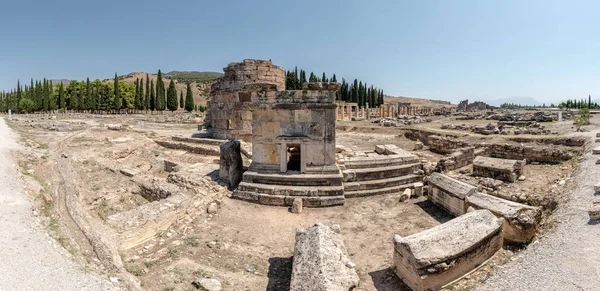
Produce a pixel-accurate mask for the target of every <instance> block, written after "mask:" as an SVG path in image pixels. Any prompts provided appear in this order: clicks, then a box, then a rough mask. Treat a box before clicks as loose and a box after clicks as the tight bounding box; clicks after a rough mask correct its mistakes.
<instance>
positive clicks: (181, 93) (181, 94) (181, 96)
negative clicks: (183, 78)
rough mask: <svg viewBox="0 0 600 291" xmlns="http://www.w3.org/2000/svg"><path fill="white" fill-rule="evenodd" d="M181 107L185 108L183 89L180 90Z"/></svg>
mask: <svg viewBox="0 0 600 291" xmlns="http://www.w3.org/2000/svg"><path fill="white" fill-rule="evenodd" d="M179 93H180V94H179V108H183V107H184V105H185V103H184V102H183V91H181V92H179Z"/></svg>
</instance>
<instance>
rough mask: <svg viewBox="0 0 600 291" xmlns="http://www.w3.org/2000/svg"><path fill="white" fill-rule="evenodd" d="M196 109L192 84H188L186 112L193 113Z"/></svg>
mask: <svg viewBox="0 0 600 291" xmlns="http://www.w3.org/2000/svg"><path fill="white" fill-rule="evenodd" d="M193 109H194V95H193V93H192V87H191V86H190V83H188V84H187V91H186V96H185V110H186V111H188V112H191V111H192V110H193Z"/></svg>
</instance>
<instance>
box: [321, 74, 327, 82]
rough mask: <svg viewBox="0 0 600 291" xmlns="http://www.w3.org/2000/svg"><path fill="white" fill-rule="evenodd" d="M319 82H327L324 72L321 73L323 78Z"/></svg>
mask: <svg viewBox="0 0 600 291" xmlns="http://www.w3.org/2000/svg"><path fill="white" fill-rule="evenodd" d="M321 82H328V81H327V76H326V75H325V72H323V77H321Z"/></svg>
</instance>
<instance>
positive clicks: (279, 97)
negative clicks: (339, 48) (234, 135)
mask: <svg viewBox="0 0 600 291" xmlns="http://www.w3.org/2000/svg"><path fill="white" fill-rule="evenodd" d="M338 88H339V84H337V83H307V84H305V90H288V91H278V87H276V86H273V85H272V84H264V85H263V84H255V85H254V89H255V90H253V91H251V92H250V95H249V97H250V100H251V103H250V105H249V108H250V110H251V112H252V120H253V121H252V164H250V167H249V169H248V171H246V172H245V173H244V176H243V182H242V183H240V185H239V187H238V189H237V190H236V191H235V192H234V193H233V197H236V198H239V199H243V200H248V201H253V202H258V203H261V204H269V205H280V206H291V205H292V203H293V201H294V199H295V198H302V199H303V205H304V206H305V207H321V206H332V205H343V204H344V195H343V187H342V174H341V172H340V170H339V168H338V166H337V165H336V156H335V121H336V104H335V103H334V102H335V92H336V91H337V90H338Z"/></svg>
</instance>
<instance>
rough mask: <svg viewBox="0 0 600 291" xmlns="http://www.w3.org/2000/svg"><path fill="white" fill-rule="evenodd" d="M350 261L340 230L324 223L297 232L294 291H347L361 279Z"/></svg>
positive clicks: (293, 277)
mask: <svg viewBox="0 0 600 291" xmlns="http://www.w3.org/2000/svg"><path fill="white" fill-rule="evenodd" d="M354 266H355V265H354V263H352V261H350V258H349V257H348V253H347V251H346V247H345V246H344V241H343V240H342V235H341V234H340V228H339V226H337V225H334V226H331V227H330V226H326V225H323V224H320V223H317V224H315V225H314V226H312V227H310V228H307V229H298V230H297V231H296V246H295V248H294V262H293V266H292V279H291V284H290V291H311V290H314V291H317V290H328V291H347V290H352V289H354V288H355V287H357V286H358V283H359V278H358V275H357V274H356V270H355V269H354Z"/></svg>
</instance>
